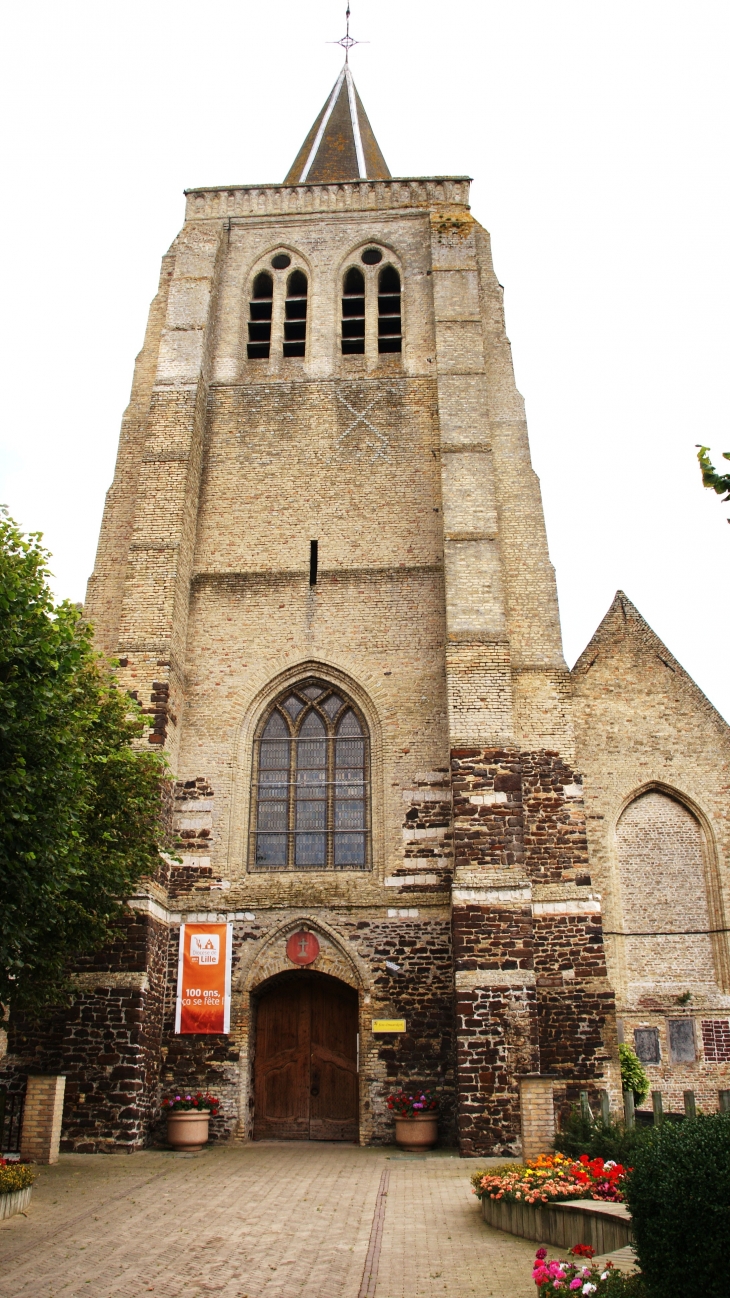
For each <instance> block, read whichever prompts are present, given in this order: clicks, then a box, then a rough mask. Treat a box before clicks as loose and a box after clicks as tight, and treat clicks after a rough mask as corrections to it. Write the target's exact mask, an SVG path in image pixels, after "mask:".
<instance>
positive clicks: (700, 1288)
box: [626, 1113, 730, 1298]
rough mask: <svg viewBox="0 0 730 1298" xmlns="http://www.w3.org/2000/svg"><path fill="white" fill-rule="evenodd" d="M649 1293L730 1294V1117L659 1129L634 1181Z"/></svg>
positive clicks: (632, 1196)
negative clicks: (729, 1259)
mask: <svg viewBox="0 0 730 1298" xmlns="http://www.w3.org/2000/svg"><path fill="white" fill-rule="evenodd" d="M626 1201H627V1204H628V1207H629V1210H630V1212H631V1215H632V1217H633V1225H634V1236H635V1239H636V1251H637V1255H638V1258H639V1263H640V1265H641V1270H642V1274H643V1277H644V1281H645V1284H646V1290H647V1294H648V1298H667V1296H668V1295H675V1294H676V1295H677V1296H678V1298H679V1295H681V1298H700V1295H702V1298H725V1295H726V1294H727V1292H728V1276H727V1267H728V1261H727V1260H728V1257H730V1114H725V1113H716V1114H700V1115H699V1116H698V1117H696V1118H693V1119H691V1120H688V1121H686V1122H683V1123H681V1124H677V1125H675V1124H673V1123H662V1124H661V1126H658V1127H654V1128H652V1129H651V1130H650V1131H649V1132H648V1133H647V1135H646V1138H645V1139H644V1140H642V1142H641V1144H640V1145H638V1146H637V1149H636V1155H635V1161H634V1170H633V1171H632V1173H631V1174H630V1176H629V1177H628V1178H627V1182H626Z"/></svg>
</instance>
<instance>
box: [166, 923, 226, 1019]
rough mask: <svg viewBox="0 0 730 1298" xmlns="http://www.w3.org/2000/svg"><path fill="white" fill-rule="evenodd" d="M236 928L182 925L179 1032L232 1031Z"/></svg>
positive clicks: (178, 966) (177, 1014)
mask: <svg viewBox="0 0 730 1298" xmlns="http://www.w3.org/2000/svg"><path fill="white" fill-rule="evenodd" d="M232 935H233V925H232V924H181V925H180V955H179V958H178V965H177V1008H176V1012H175V1031H176V1032H198V1033H201V1034H202V1033H208V1034H210V1033H214V1032H228V1031H230V1021H231V947H232V945H233V942H232Z"/></svg>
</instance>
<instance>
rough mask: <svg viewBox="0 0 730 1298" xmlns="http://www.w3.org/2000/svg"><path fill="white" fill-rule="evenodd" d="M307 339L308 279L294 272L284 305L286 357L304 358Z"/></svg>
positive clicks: (300, 273)
mask: <svg viewBox="0 0 730 1298" xmlns="http://www.w3.org/2000/svg"><path fill="white" fill-rule="evenodd" d="M306 339H307V277H306V275H305V274H304V272H303V271H301V270H294V271H292V273H291V275H290V276H289V279H288V280H287V284H286V302H285V303H284V355H285V356H303V355H304V351H305V347H306Z"/></svg>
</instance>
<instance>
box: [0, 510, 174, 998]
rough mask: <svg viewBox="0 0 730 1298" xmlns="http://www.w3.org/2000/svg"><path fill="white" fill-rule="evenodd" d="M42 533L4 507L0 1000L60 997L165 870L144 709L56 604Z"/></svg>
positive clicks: (160, 772) (160, 769)
mask: <svg viewBox="0 0 730 1298" xmlns="http://www.w3.org/2000/svg"><path fill="white" fill-rule="evenodd" d="M40 540H41V538H40V534H31V535H30V536H27V537H26V536H24V535H23V534H22V533H21V532H20V531H19V529H18V528H17V527H16V525H15V524H14V523H13V521H12V519H10V518H9V517H8V515H7V511H5V510H4V509H3V510H0V787H1V788H2V807H1V810H0V898H1V899H2V900H1V901H0V1002H2V1003H4V1004H6V1005H9V1006H10V1007H11V1009H12V1008H30V1009H34V1008H39V1007H40V1006H42V1005H43V1004H46V1003H49V1002H53V1001H55V1000H58V999H62V998H63V997H64V995H65V994H66V993H67V991H68V988H69V981H68V976H67V970H68V968H69V965H70V964H72V963H73V962H74V960H75V959H77V958H78V957H79V956H81V955H84V954H88V953H90V952H92V951H94V950H96V949H98V948H99V947H101V946H103V945H104V943H105V941H107V940H108V939H109V938H110V937H111V935H112V933H113V930H114V927H115V925H116V924H117V923H118V922H119V920H120V919H121V917H122V915H123V913H124V901H125V898H127V897H129V896H130V894H131V893H132V892H133V891H134V889H135V886H136V885H137V883H138V882H139V880H140V879H141V878H142V877H143V876H144V875H149V874H153V873H154V872H155V870H156V869H157V868H158V866H159V850H160V847H162V846H163V845H164V841H165V836H164V815H163V798H162V796H161V793H162V789H163V786H164V783H165V781H166V780H167V779H168V776H167V774H166V770H165V765H164V760H163V759H162V758H161V757H160V755H159V754H157V753H154V752H147V751H145V750H140V749H139V748H137V747H136V746H135V743H134V741H135V740H136V739H137V738H138V737H139V736H140V735H141V734H142V732H143V730H144V721H143V718H142V713H141V710H140V708H139V707H138V705H137V704H136V703H135V702H134V701H133V700H132V699H130V698H129V697H128V696H127V695H126V694H124V693H123V692H122V691H120V690H119V689H118V687H117V685H116V683H115V680H114V676H113V673H112V672H111V669H110V668H109V666H108V664H106V663H105V662H104V660H103V659H102V658H101V656H100V655H98V654H97V653H96V652H95V651H94V648H93V644H92V636H91V628H90V627H89V625H88V623H86V622H85V621H84V619H83V617H82V615H81V613H80V612H79V610H78V609H77V608H76V607H75V606H74V605H72V604H70V603H68V602H64V603H62V604H59V605H57V606H56V605H54V601H53V596H52V593H51V591H50V588H49V585H48V576H49V571H48V559H49V555H48V553H47V551H45V550H44V549H43V548H42V547H41V544H40Z"/></svg>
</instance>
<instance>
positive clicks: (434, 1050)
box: [156, 907, 455, 1144]
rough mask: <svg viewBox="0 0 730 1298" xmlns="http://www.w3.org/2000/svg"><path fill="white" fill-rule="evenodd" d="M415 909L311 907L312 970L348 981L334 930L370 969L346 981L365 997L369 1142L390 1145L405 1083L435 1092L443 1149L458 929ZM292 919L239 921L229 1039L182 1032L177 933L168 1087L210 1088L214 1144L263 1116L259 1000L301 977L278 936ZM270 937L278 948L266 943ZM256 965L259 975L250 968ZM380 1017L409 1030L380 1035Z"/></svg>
mask: <svg viewBox="0 0 730 1298" xmlns="http://www.w3.org/2000/svg"><path fill="white" fill-rule="evenodd" d="M408 909H409V910H410V912H411V914H410V915H400V914H398V913H397V911H396V909H395V908H390V913H389V914H385V913H383V912H382V911H380V912H378V911H376V910H371V909H369V908H368V909H367V910H365V909H363V910H362V911H361V912H360V913H356V914H352V913H348V912H339V913H338V912H336V911H332V910H331V909H328V910H326V911H322V912H321V913H319V912H318V911H317V910H316V909H315V910H313V911H312V912H310V914H309V916H308V920H307V922H308V924H309V926H310V927H311V928H313V930H314V931H315V932H316V933H318V936H319V940H320V945H321V955H320V957H318V959H317V960H316V961H315V962H314V964H313V965H312V966H310V968H311V969H312V970H313V971H315V972H317V971H319V970H321V971H323V972H330V973H334V974H335V976H342V972H343V970H342V964H341V959H339V958H338V946H337V945H334V946H333V939H332V937H331V936H329V935H330V934H332V933H334V934H336V938H337V943H338V944H339V947H340V949H342V948H345V949H346V950H348V949H349V950H350V951H351V952H352V954H353V956H354V957H355V959H356V961H357V962H358V963H359V966H360V968H361V969H363V970H364V971H365V982H364V984H363V983H362V982H360V983H358V980H357V979H356V978H355V977H353V976H352V973H351V972H350V974H348V975H347V976H348V980H349V981H350V982H351V985H353V986H358V990H359V993H360V1072H361V1092H360V1095H361V1102H360V1138H361V1141H362V1143H364V1144H370V1143H375V1144H390V1143H392V1141H393V1117H392V1114H391V1113H390V1112H389V1110H388V1108H387V1103H386V1101H387V1096H388V1095H389V1094H390V1092H391V1091H394V1090H398V1089H399V1088H401V1087H412V1086H414V1085H422V1086H426V1087H429V1088H431V1089H433V1090H434V1091H435V1092H436V1093H437V1095H438V1097H439V1126H440V1138H441V1140H442V1142H443V1143H445V1144H453V1142H454V1138H455V1124H454V1051H453V1022H454V1020H453V963H452V951H451V925H450V922H449V919H448V916H447V914H446V913H445V911H444V908H443V907H438V908H435V907H434V908H429V909H427V910H421V911H420V913H419V911H418V910H417V909H416V908H413V907H410V908H408ZM287 913H288V912H287V911H285V910H281V909H274V908H269V909H267V910H265V911H261V912H259V913H257V914H255V915H254V914H250V915H249V916H248V918H243V917H242V918H236V919H235V920H234V926H233V970H232V984H233V987H234V993H233V997H232V1008H231V1033H230V1036H228V1037H226V1036H223V1035H220V1036H217V1035H210V1036H198V1035H176V1034H175V1032H174V994H172V989H173V988H174V987H175V984H176V981H177V951H178V941H177V935H176V933H175V932H174V931H173V933H172V934H171V939H170V945H169V955H168V974H167V976H168V983H169V986H170V989H171V995H170V996H169V997H168V1001H167V1006H166V1013H165V1023H164V1032H163V1036H162V1057H163V1066H162V1075H161V1090H163V1091H168V1092H169V1091H170V1090H171V1089H172V1088H173V1087H176V1088H180V1087H184V1088H186V1089H189V1090H193V1089H194V1090H210V1091H211V1092H212V1093H213V1094H215V1095H217V1096H218V1097H219V1098H220V1099H221V1101H222V1104H221V1112H220V1115H219V1117H217V1118H216V1119H214V1120H213V1122H212V1124H211V1137H212V1139H214V1140H220V1139H226V1138H228V1137H230V1136H232V1135H239V1136H243V1135H246V1134H250V1132H251V1128H252V1124H253V1119H254V1116H255V1115H254V1111H253V1086H252V1063H253V1057H254V1054H255V1040H256V1004H257V997H258V995H259V993H260V991H261V988H262V987H263V986H265V985H266V980H267V979H268V977H270V976H271V973H272V970H274V971H276V972H279V971H280V970H281V969H282V968H284V969H286V968H288V970H289V971H290V972H292V973H294V974H295V975H296V970H295V969H294V967H293V966H292V965H291V964H290V963H289V962H287V961H286V960H285V959H284V958H283V952H284V948H285V944H286V932H285V931H283V932H281V935H280V936H277V934H278V932H279V930H280V929H281V925H282V921H283V920H286V918H287ZM221 918H222V916H221ZM290 920H291V922H292V924H294V923H296V922H297V912H296V911H292V912H291V914H290ZM318 922H321V923H322V925H323V927H322V928H319V927H318ZM272 936H273V940H274V949H273V951H272V950H271V949H270V948H268V947H267V946H266V944H267V942H268V941H270V940H271V939H272ZM261 948H263V949H264V950H266V952H267V954H266V958H265V960H264V961H263V962H262V964H261V966H260V974H258V973H257V972H256V970H257V968H258V966H257V964H256V959H257V953H258V952H259V950H260V949H261ZM277 957H278V958H277ZM333 957H334V961H335V963H334V964H333V963H332V958H333ZM251 961H253V962H254V964H253V972H252V971H251V969H250V967H249V966H250V962H251ZM272 961H273V963H272ZM386 962H387V963H386ZM388 965H390V966H391V967H390V968H389V967H388ZM396 966H397V967H396ZM247 972H248V974H249V977H248V978H247V979H246V989H245V990H241V988H240V979H241V975H242V973H244V974H245V973H247ZM237 985H238V989H237V990H235V989H236V988H237ZM378 1018H381V1019H382V1018H385V1019H390V1018H404V1019H405V1020H406V1024H407V1030H406V1032H405V1033H399V1034H395V1035H391V1034H377V1033H376V1034H373V1032H372V1030H371V1024H372V1020H373V1019H378ZM156 1131H157V1133H158V1134H160V1135H161V1134H162V1124H161V1122H158V1123H157V1126H156Z"/></svg>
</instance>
